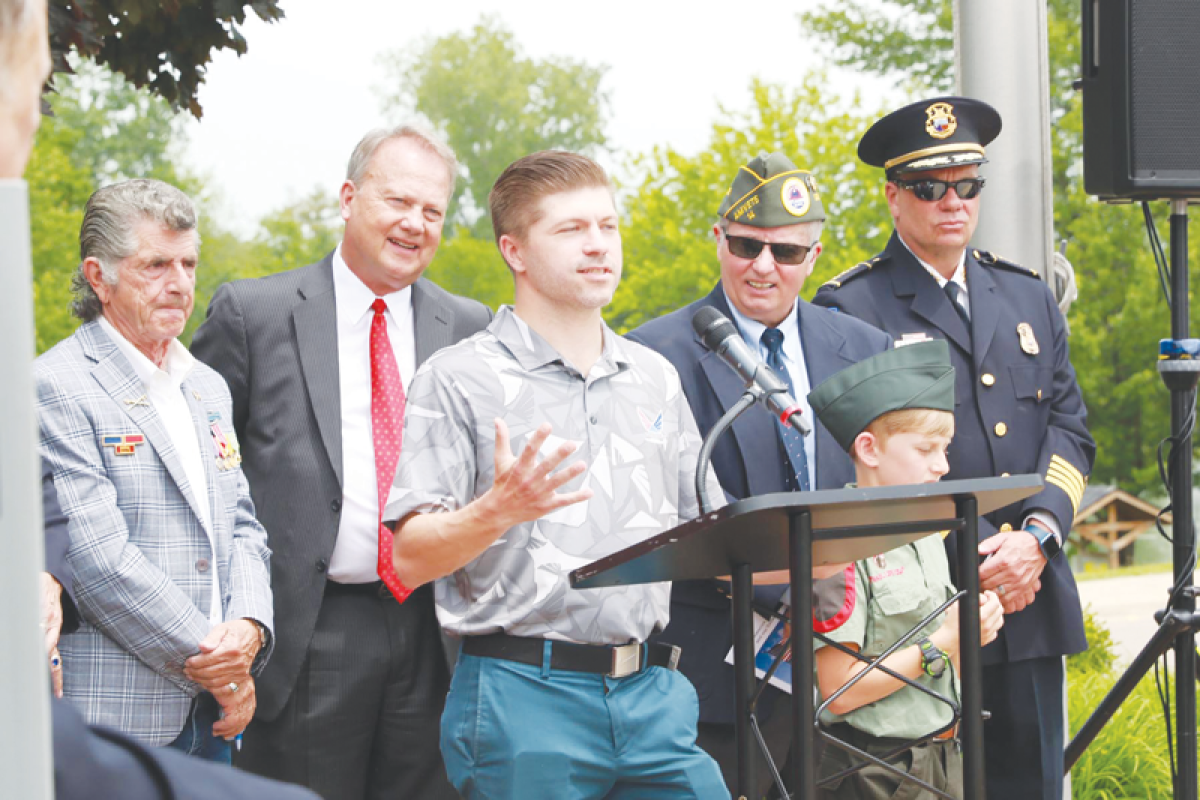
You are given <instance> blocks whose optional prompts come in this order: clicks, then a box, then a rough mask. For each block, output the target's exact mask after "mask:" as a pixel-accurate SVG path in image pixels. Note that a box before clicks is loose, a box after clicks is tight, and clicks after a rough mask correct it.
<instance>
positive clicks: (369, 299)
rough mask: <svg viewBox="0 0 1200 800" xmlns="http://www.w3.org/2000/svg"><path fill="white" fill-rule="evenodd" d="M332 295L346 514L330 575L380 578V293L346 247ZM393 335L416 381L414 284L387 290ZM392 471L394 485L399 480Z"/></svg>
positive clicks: (404, 370)
mask: <svg viewBox="0 0 1200 800" xmlns="http://www.w3.org/2000/svg"><path fill="white" fill-rule="evenodd" d="M333 294H334V304H335V307H336V309H337V350H338V382H339V384H340V388H341V400H342V517H341V522H340V523H339V524H338V536H337V543H336V544H335V545H334V548H333V555H332V556H331V557H330V559H329V573H328V577H329V579H330V580H332V581H337V582H338V583H369V582H371V581H377V580H379V572H378V561H379V496H378V485H377V483H376V476H375V437H374V432H373V431H372V428H371V348H370V342H371V320H372V319H374V317H375V312H374V311H372V310H371V304H372V303H374V302H375V293H374V292H372V291H371V290H370V289H368V288H367V287H366V284H364V283H363V282H362V281H361V280H359V278H358V276H357V275H355V274H354V273H353V272H351V271H350V267H348V266H347V265H346V262H345V260H343V259H342V247H341V245H338V249H337V250H336V251H335V252H334V254H333ZM383 300H384V302H386V303H387V311H385V312H384V318H385V319H386V320H387V333H388V341H389V342H390V343H391V345H392V353H393V354H394V355H395V357H396V366H397V368H398V369H399V370H400V381H401V382H402V383H403V384H404V385H405V386H406V387H407V386H409V385H411V383H412V378H413V373H415V372H416V369H417V348H416V339H415V336H414V333H415V328H414V326H413V308H412V287H411V286H406V287H405V288H403V289H401V290H400V291H398V292H394V293H392V294H389V295H385V296H384V297H383ZM392 478H393V476H392V475H388V476H387V484H388V485H389V486H390V485H391V483H392Z"/></svg>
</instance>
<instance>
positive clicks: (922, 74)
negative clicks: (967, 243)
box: [800, 0, 1200, 494]
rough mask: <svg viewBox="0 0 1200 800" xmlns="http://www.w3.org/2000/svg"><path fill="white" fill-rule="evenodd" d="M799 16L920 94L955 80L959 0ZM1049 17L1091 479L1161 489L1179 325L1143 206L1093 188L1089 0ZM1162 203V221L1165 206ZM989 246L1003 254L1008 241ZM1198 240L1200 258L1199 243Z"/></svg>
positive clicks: (826, 46) (1061, 227)
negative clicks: (1169, 356) (1174, 324)
mask: <svg viewBox="0 0 1200 800" xmlns="http://www.w3.org/2000/svg"><path fill="white" fill-rule="evenodd" d="M800 21H801V24H802V27H803V28H804V30H806V31H809V32H811V33H812V34H813V35H814V36H815V38H816V39H817V41H818V45H819V47H820V48H821V49H823V50H825V51H826V53H827V55H828V56H829V57H830V58H831V60H832V61H833V62H834V63H836V64H838V65H840V66H844V67H850V68H853V69H856V70H860V71H864V72H870V73H874V74H877V75H881V76H885V77H891V78H896V79H899V80H900V81H901V83H902V85H903V86H904V88H905V89H906V90H907V91H909V92H910V93H912V94H913V95H914V96H915V95H918V94H923V95H929V94H932V93H937V92H945V91H950V90H951V89H952V87H953V85H954V72H953V60H952V54H953V46H952V39H951V22H952V15H951V3H950V0H911V1H910V0H905V1H904V2H902V1H901V0H870V2H868V0H844V2H839V3H836V4H834V3H825V4H823V5H822V6H820V7H818V8H817V9H816V10H814V11H811V12H806V13H803V14H801V15H800ZM1047 23H1048V29H1047V39H1048V44H1049V62H1050V86H1051V93H1050V100H1051V114H1052V122H1053V124H1052V127H1051V143H1052V148H1053V162H1054V174H1053V186H1054V224H1055V232H1056V235H1057V236H1058V237H1059V238H1060V239H1065V240H1067V241H1068V242H1069V250H1068V255H1069V256H1070V258H1071V261H1072V263H1073V264H1074V266H1075V270H1076V277H1077V281H1078V284H1079V292H1080V296H1079V300H1078V301H1076V303H1075V304H1074V305H1073V306H1072V308H1071V310H1070V314H1069V321H1070V323H1071V333H1072V336H1071V355H1072V362H1073V363H1074V365H1075V369H1076V372H1077V374H1078V376H1079V383H1080V386H1081V387H1082V389H1083V393H1084V399H1085V401H1086V402H1087V405H1088V410H1089V420H1088V424H1089V427H1090V428H1091V431H1092V434H1093V435H1094V436H1095V437H1096V441H1097V444H1098V453H1097V461H1096V466H1095V469H1094V470H1093V477H1092V480H1093V481H1094V482H1098V483H1118V484H1120V485H1121V486H1122V487H1124V488H1126V489H1131V490H1133V491H1141V492H1145V491H1152V492H1154V493H1155V494H1157V493H1159V490H1158V479H1157V474H1156V462H1155V448H1156V446H1157V444H1158V442H1159V440H1160V439H1161V438H1162V437H1164V436H1165V435H1166V434H1167V432H1168V427H1169V426H1168V417H1169V411H1168V407H1167V393H1166V390H1165V389H1164V388H1163V386H1162V384H1161V382H1160V381H1159V379H1158V377H1157V374H1156V371H1155V366H1154V361H1155V354H1156V352H1157V340H1158V339H1159V338H1161V337H1166V336H1169V335H1170V332H1169V327H1168V322H1167V319H1166V315H1165V310H1166V309H1165V306H1164V304H1163V300H1162V298H1161V295H1160V293H1159V289H1158V283H1157V279H1156V278H1155V270H1154V264H1153V260H1152V258H1151V256H1150V253H1149V250H1148V247H1147V240H1146V232H1145V229H1144V226H1143V223H1142V219H1141V214H1140V213H1139V210H1138V209H1136V208H1134V207H1130V206H1106V205H1103V204H1101V203H1098V202H1097V201H1095V200H1094V199H1092V198H1090V197H1088V196H1087V194H1086V192H1085V191H1084V188H1083V177H1082V156H1083V137H1082V119H1081V106H1082V103H1081V99H1080V97H1079V94H1078V92H1075V91H1074V90H1072V88H1071V82H1072V81H1073V80H1074V78H1076V77H1077V76H1078V74H1079V59H1080V53H1079V36H1080V7H1079V3H1078V2H1076V0H1048V2H1047ZM1001 60H1002V59H1001V57H999V56H998V64H999V63H1000V61H1001ZM1158 205H1159V208H1158V209H1157V213H1158V214H1159V216H1160V220H1161V218H1162V217H1164V216H1165V211H1166V209H1165V206H1164V205H1163V204H1158ZM881 219H884V217H881ZM848 234H849V235H850V236H853V235H854V232H853V231H850V232H848ZM1014 235H1019V234H1017V233H1016V232H1014ZM981 244H982V245H983V246H985V247H989V248H991V249H995V250H997V251H999V252H1004V243H1003V242H982V243H981ZM1191 249H1192V254H1191V258H1192V259H1195V258H1196V257H1197V253H1198V252H1200V247H1198V246H1196V245H1195V244H1194V245H1193V246H1192V248H1191ZM1194 324H1195V322H1194V321H1193V325H1194Z"/></svg>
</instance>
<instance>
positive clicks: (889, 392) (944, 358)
mask: <svg viewBox="0 0 1200 800" xmlns="http://www.w3.org/2000/svg"><path fill="white" fill-rule="evenodd" d="M808 402H809V404H810V405H811V406H812V410H813V413H814V414H816V415H817V419H819V420H821V423H822V424H823V425H824V426H825V427H826V428H827V429H829V432H830V433H832V434H833V438H834V439H836V440H837V443H838V444H840V445H841V446H842V448H843V449H845V450H847V451H848V450H850V447H851V446H852V445H853V444H854V438H855V437H856V436H858V435H859V434H860V433H862V432H863V431H864V430H866V428H867V426H868V425H870V424H871V423H872V422H874V421H875V420H876V419H877V418H879V417H881V416H883V415H884V414H886V413H888V412H889V411H899V410H900V409H903V408H932V409H934V410H937V411H949V412H950V413H954V367H953V366H951V365H950V346H949V345H948V344H946V342H945V340H942V339H937V340H934V341H930V342H918V343H917V344H909V345H904V346H903V347H897V348H895V349H893V350H885V351H884V352H882V353H879V354H877V355H874V356H872V357H871V358H868V359H865V360H863V361H860V362H858V363H857V364H854V365H853V366H850V367H847V368H846V369H844V370H842V371H841V372H839V373H837V374H835V375H833V376H831V377H830V378H827V379H826V380H825V381H823V382H822V383H821V384H820V385H819V386H817V388H815V389H813V390H812V391H811V392H809V395H808Z"/></svg>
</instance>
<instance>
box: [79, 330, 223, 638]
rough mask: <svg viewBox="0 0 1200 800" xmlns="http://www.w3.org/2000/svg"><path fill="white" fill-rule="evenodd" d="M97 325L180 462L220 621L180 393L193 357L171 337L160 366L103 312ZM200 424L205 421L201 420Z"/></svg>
mask: <svg viewBox="0 0 1200 800" xmlns="http://www.w3.org/2000/svg"><path fill="white" fill-rule="evenodd" d="M100 327H101V328H103V329H104V332H105V333H107V334H108V335H109V338H111V339H112V340H113V344H115V345H116V346H117V349H118V350H120V351H121V354H122V355H124V356H125V359H126V360H127V361H128V362H129V364H130V366H132V367H133V372H134V374H135V375H137V376H138V378H139V379H140V380H141V381H142V386H143V387H144V388H145V389H146V400H148V401H149V402H150V405H151V407H153V408H154V413H155V414H157V415H158V418H159V419H160V420H161V421H162V425H163V428H164V429H165V430H166V432H167V435H168V436H169V437H171V443H172V444H173V445H175V452H176V453H177V454H178V455H179V461H180V463H182V464H183V472H184V474H185V475H187V479H188V483H189V484H190V487H189V488H190V489H191V492H192V496H193V499H194V500H195V501H196V502H195V508H196V510H197V512H198V515H199V517H200V524H201V526H202V527H203V528H204V533H205V535H206V536H208V546H209V549H211V550H212V557H211V558H210V560H209V561H210V563H211V564H212V569H211V570H210V573H211V574H212V603H211V605H210V606H209V610H208V621H209V622H210V623H212V624H213V625H216V624H217V623H218V622H221V621H222V619H223V618H224V613H223V611H222V609H221V587H220V574H219V573H220V569H219V568H218V566H217V548H216V547H215V546H214V545H213V540H212V512H211V509H210V508H209V498H208V476H207V474H206V473H205V472H204V460H203V459H204V456H203V455H202V452H203V451H202V449H201V447H200V440H199V439H198V438H197V432H196V423H195V420H193V419H192V410H191V408H190V407H189V406H188V402H187V399H186V398H185V397H184V396H183V382H184V380H185V379H186V378H187V376H188V374H189V373H191V371H192V369H193V368H194V367H195V366H196V359H195V358H194V357H193V356H192V354H191V353H189V352H188V349H187V348H186V347H184V346H183V345H181V344H180V343H179V340H178V339H172V340H171V343H170V344H168V345H167V354H166V356H164V357H163V363H162V367H161V368H160V367H159V366H158V365H157V364H155V363H154V362H153V361H151V360H150V359H149V358H147V357H146V354H145V353H143V352H142V351H141V350H138V349H137V348H136V347H134V346H133V343H132V342H130V341H129V340H128V339H126V338H125V337H124V336H122V335H121V333H120V331H118V330H117V329H116V328H115V327H113V325H112V323H111V322H109V321H108V320H107V319H106V318H105V317H104V316H103V315H101V317H100ZM202 424H207V420H203V421H202Z"/></svg>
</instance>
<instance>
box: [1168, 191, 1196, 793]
mask: <svg viewBox="0 0 1200 800" xmlns="http://www.w3.org/2000/svg"><path fill="white" fill-rule="evenodd" d="M1187 222H1188V220H1187V200H1172V201H1171V338H1172V339H1175V340H1181V339H1186V338H1188V273H1187V264H1188V252H1187V246H1188V241H1187V240H1188V235H1187ZM1191 395H1192V393H1191V392H1187V391H1172V392H1171V433H1172V436H1179V435H1180V434H1181V433H1182V432H1183V431H1184V430H1185V428H1186V427H1187V426H1188V424H1189V421H1188V418H1189V416H1190V414H1191V411H1192V402H1193V400H1192V396H1191ZM1171 462H1172V463H1171V483H1172V486H1171V516H1172V518H1173V520H1174V524H1173V531H1172V533H1173V535H1174V553H1173V560H1174V565H1175V569H1174V574H1175V580H1176V582H1179V581H1180V580H1183V581H1186V583H1187V585H1188V586H1191V585H1192V582H1193V579H1192V574H1191V570H1192V567H1193V565H1192V564H1191V556H1192V551H1193V549H1194V547H1195V543H1196V531H1195V525H1194V520H1193V516H1192V436H1191V433H1190V432H1189V433H1188V435H1187V436H1184V437H1182V438H1181V439H1180V440H1178V441H1176V442H1175V446H1174V448H1173V449H1172V450H1171ZM1173 607H1174V608H1175V609H1176V610H1177V611H1185V612H1193V611H1195V610H1196V600H1195V598H1194V597H1192V596H1191V595H1190V594H1188V593H1187V592H1180V593H1179V594H1178V595H1177V596H1176V599H1175V603H1174V606H1173ZM1195 675H1196V635H1195V633H1193V632H1192V631H1191V630H1185V631H1184V632H1183V633H1181V634H1179V636H1177V637H1175V676H1176V680H1175V725H1176V732H1177V734H1178V745H1179V747H1178V752H1177V756H1178V759H1179V769H1178V772H1177V776H1178V777H1177V783H1176V785H1175V800H1196V681H1195V679H1194V676H1195Z"/></svg>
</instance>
